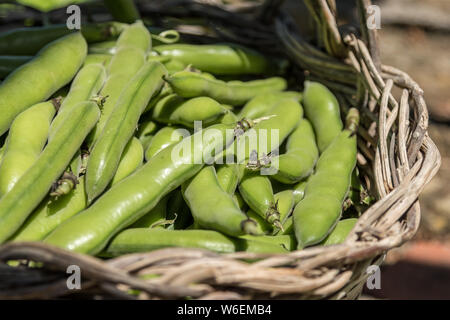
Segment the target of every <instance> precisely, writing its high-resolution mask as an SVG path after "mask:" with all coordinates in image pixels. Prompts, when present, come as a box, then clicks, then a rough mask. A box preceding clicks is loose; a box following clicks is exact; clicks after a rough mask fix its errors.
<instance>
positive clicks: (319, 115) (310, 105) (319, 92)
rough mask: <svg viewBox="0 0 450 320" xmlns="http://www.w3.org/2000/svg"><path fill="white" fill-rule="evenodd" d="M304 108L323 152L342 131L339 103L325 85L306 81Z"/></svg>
mask: <svg viewBox="0 0 450 320" xmlns="http://www.w3.org/2000/svg"><path fill="white" fill-rule="evenodd" d="M303 106H304V108H305V114H306V117H307V118H308V119H309V121H311V124H312V126H313V128H314V131H315V134H316V139H317V146H318V147H319V151H320V152H323V151H324V150H325V149H326V148H327V147H328V146H329V145H330V144H331V142H332V141H333V140H334V139H335V138H336V137H337V136H338V135H339V134H340V132H341V131H342V127H343V124H342V120H341V115H340V111H339V103H338V101H337V99H336V97H335V96H334V95H333V93H332V92H331V91H330V90H329V89H328V88H327V87H325V86H324V85H323V84H321V83H318V82H311V81H305V90H304V92H303Z"/></svg>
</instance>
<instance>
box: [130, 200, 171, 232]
mask: <svg viewBox="0 0 450 320" xmlns="http://www.w3.org/2000/svg"><path fill="white" fill-rule="evenodd" d="M168 200H169V196H168V195H167V196H165V197H164V198H162V199H161V200H160V201H159V202H158V204H157V205H156V206H155V207H154V208H153V209H152V210H150V211H149V212H148V213H146V214H145V215H144V216H143V217H142V218H140V219H139V220H138V221H136V222H135V223H133V225H132V226H131V227H130V228H156V227H162V225H161V224H159V223H163V222H164V221H166V215H167V202H168Z"/></svg>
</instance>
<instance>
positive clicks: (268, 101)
mask: <svg viewBox="0 0 450 320" xmlns="http://www.w3.org/2000/svg"><path fill="white" fill-rule="evenodd" d="M284 99H292V100H294V101H297V102H299V101H300V100H301V99H302V94H301V93H300V92H295V91H282V92H268V93H263V94H259V95H257V96H255V97H254V98H253V99H251V100H250V101H249V102H247V103H246V104H245V105H244V106H243V107H242V109H241V111H240V112H239V114H238V116H239V118H246V119H255V118H259V117H262V116H265V115H267V114H268V113H269V111H270V110H271V109H272V108H273V107H275V106H276V105H277V104H278V103H279V102H280V101H281V100H284Z"/></svg>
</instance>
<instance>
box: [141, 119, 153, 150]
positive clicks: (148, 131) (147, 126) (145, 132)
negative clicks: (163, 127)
mask: <svg viewBox="0 0 450 320" xmlns="http://www.w3.org/2000/svg"><path fill="white" fill-rule="evenodd" d="M157 130H158V126H157V125H156V124H155V123H154V122H153V121H143V122H141V123H139V124H138V131H137V133H136V137H137V138H138V139H139V141H141V144H142V147H143V148H144V150H147V148H148V146H149V145H150V142H151V141H152V139H153V136H154V134H155V132H156V131H157Z"/></svg>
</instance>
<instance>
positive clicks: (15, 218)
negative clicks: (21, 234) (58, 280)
mask: <svg viewBox="0 0 450 320" xmlns="http://www.w3.org/2000/svg"><path fill="white" fill-rule="evenodd" d="M99 116H100V111H99V109H98V107H97V105H96V104H95V103H94V102H82V103H80V105H79V106H77V107H76V108H74V109H73V110H72V111H71V113H70V116H68V117H67V118H66V120H65V122H64V124H62V125H61V126H60V127H59V129H58V131H57V132H56V134H55V138H54V139H53V140H52V141H50V142H49V143H48V144H47V146H46V147H45V148H44V150H43V151H42V153H41V155H40V156H39V158H38V159H37V160H36V162H35V163H34V164H33V165H32V166H31V167H30V168H29V169H28V170H27V171H26V172H25V173H24V174H23V175H22V177H21V178H20V179H19V181H17V183H16V184H15V185H14V187H13V188H12V189H11V190H10V191H9V192H8V193H7V194H6V195H5V196H3V197H2V198H1V199H0V225H1V226H2V228H0V243H3V242H4V241H5V240H6V239H8V238H9V237H10V236H12V235H13V234H14V233H15V232H16V231H17V230H18V229H19V227H20V226H21V225H22V223H23V222H24V221H25V219H26V218H27V217H28V216H29V215H30V214H31V213H32V211H33V209H34V208H36V206H37V205H39V203H40V202H41V201H42V200H43V199H44V197H45V196H46V195H47V193H48V191H49V190H50V188H51V186H52V184H53V182H54V181H55V180H56V179H58V178H59V177H60V176H61V174H62V173H63V172H64V170H65V169H66V168H67V166H68V165H69V163H70V161H71V160H72V158H73V156H74V155H75V153H76V152H77V150H79V148H80V146H81V144H82V143H83V141H84V139H85V138H86V136H87V134H88V133H89V131H90V130H91V129H92V128H93V127H94V125H95V123H96V122H97V120H98V118H99Z"/></svg>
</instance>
